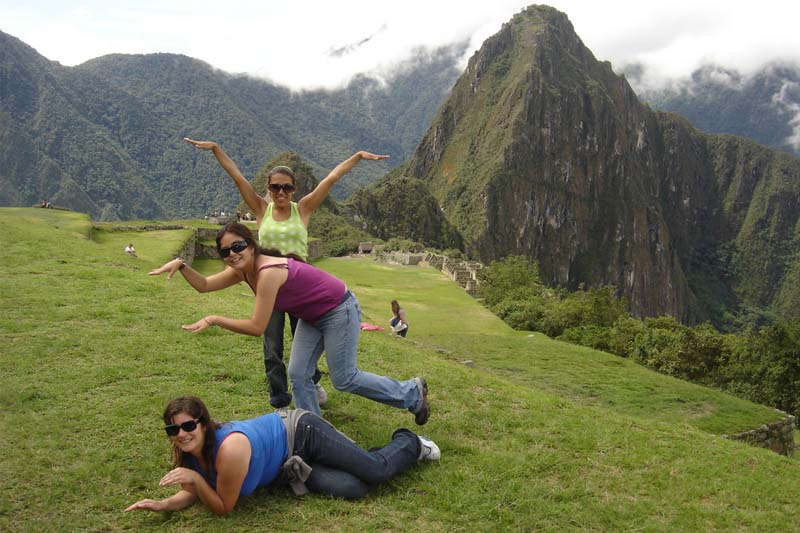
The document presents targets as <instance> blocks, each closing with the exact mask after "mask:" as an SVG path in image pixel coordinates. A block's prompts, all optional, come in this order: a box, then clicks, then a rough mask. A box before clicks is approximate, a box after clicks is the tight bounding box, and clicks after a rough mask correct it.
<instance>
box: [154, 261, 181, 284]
mask: <svg viewBox="0 0 800 533" xmlns="http://www.w3.org/2000/svg"><path fill="white" fill-rule="evenodd" d="M182 264H183V259H181V258H180V257H177V258H175V259H173V260H172V261H170V262H169V263H166V264H165V265H164V266H162V267H160V268H157V269H155V270H151V271H150V272H148V273H147V275H148V276H158V275H159V274H163V273H164V272H169V274H167V279H172V276H174V275H175V272H177V271H178V269H179V268H180V267H181V265H182Z"/></svg>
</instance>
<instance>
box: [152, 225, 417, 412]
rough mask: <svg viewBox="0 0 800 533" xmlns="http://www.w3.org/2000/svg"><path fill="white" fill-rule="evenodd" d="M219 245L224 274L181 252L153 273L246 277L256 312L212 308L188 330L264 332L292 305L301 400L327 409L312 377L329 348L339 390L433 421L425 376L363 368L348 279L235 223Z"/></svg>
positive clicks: (295, 383)
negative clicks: (269, 249) (275, 250)
mask: <svg viewBox="0 0 800 533" xmlns="http://www.w3.org/2000/svg"><path fill="white" fill-rule="evenodd" d="M217 251H218V252H219V256H220V257H221V258H222V260H223V261H224V262H225V265H226V268H225V270H224V271H222V272H220V273H218V274H214V275H212V276H209V277H205V276H203V275H201V274H200V273H198V272H197V271H195V270H194V269H192V268H191V267H189V266H188V265H186V263H184V262H183V260H181V259H180V258H177V259H173V260H172V261H170V262H168V263H166V264H165V265H164V266H162V267H161V268H158V269H156V270H153V271H151V272H150V275H151V276H156V275H159V274H163V273H165V272H167V273H168V276H167V277H168V278H172V275H173V274H175V272H178V271H180V272H181V274H183V277H184V278H185V279H186V281H187V282H188V283H189V285H191V286H192V287H194V288H195V289H196V290H197V291H198V292H210V291H218V290H220V289H224V288H226V287H231V286H233V285H236V284H237V283H239V282H242V281H245V282H247V284H248V285H250V288H251V289H252V290H253V293H254V294H255V296H256V298H255V306H254V308H253V313H252V315H251V317H250V318H246V319H234V318H228V317H224V316H217V315H209V316H206V317H203V318H201V319H200V320H198V321H197V322H195V323H194V324H189V325H186V326H183V329H186V330H189V331H195V332H198V331H203V330H204V329H206V328H209V327H211V326H220V327H222V328H225V329H228V330H230V331H234V332H236V333H242V334H245V335H253V336H260V335H261V333H262V332H263V331H264V328H266V326H267V322H269V319H270V315H271V314H272V311H273V309H275V310H277V311H278V312H288V313H289V314H291V315H294V316H296V317H299V318H300V321H299V322H298V324H297V331H296V332H295V337H294V342H293V343H292V353H291V356H290V359H289V379H290V380H291V382H292V391H293V392H294V401H295V405H296V406H297V407H299V408H301V409H306V410H308V411H311V412H312V413H314V414H316V415H319V414H320V410H319V403H318V400H317V394H316V390H315V388H314V381H313V380H312V378H313V376H314V370H315V369H316V367H317V361H318V360H319V358H320V356H321V355H322V352H323V350H324V351H325V352H326V353H327V354H328V369H329V370H330V375H331V382H332V383H333V386H334V387H335V388H336V389H338V390H341V391H345V392H352V393H353V394H358V395H359V396H364V397H365V398H369V399H371V400H375V401H376V402H380V403H383V404H386V405H391V406H393V407H397V408H400V409H408V410H409V411H411V412H412V413H414V420H415V421H416V423H417V424H419V425H422V424H424V423H425V422H427V421H428V415H429V413H430V407H429V405H428V386H427V384H426V383H425V380H424V379H423V378H421V377H416V378H413V379H408V380H405V381H397V380H396V379H392V378H389V377H386V376H379V375H377V374H371V373H368V372H363V371H361V370H359V369H358V366H357V364H356V363H357V357H358V355H357V348H358V337H359V334H360V332H361V308H360V307H359V305H358V300H356V297H355V295H354V294H353V293H352V292H350V291H349V290H347V287H346V286H345V284H344V282H343V281H342V280H340V279H338V278H336V277H334V276H332V275H330V274H328V273H327V272H324V271H322V270H320V269H318V268H315V267H313V266H311V265H308V264H306V263H303V262H302V261H297V260H295V259H291V258H286V257H274V256H269V255H265V254H263V253H262V251H261V250H260V249H259V247H258V245H257V244H256V242H255V239H254V238H253V234H252V232H251V231H250V229H249V228H248V227H247V226H245V225H243V224H239V223H236V222H231V223H228V224H227V225H226V226H225V227H224V228H223V229H222V230H220V232H219V233H218V234H217Z"/></svg>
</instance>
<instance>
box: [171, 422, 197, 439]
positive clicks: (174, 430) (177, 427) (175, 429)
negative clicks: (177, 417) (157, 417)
mask: <svg viewBox="0 0 800 533" xmlns="http://www.w3.org/2000/svg"><path fill="white" fill-rule="evenodd" d="M198 422H200V419H199V418H197V419H195V420H187V421H186V422H184V423H183V424H170V425H168V426H164V431H166V432H167V435H169V436H170V437H174V436H176V435H177V434H178V433H180V431H181V430H184V431H185V432H186V433H191V432H192V431H194V430H195V429H197V423H198Z"/></svg>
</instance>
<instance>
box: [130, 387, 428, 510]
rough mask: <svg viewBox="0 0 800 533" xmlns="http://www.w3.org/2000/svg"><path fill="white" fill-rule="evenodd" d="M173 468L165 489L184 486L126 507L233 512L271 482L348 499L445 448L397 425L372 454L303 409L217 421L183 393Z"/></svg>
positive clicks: (171, 416) (175, 405) (173, 425)
mask: <svg viewBox="0 0 800 533" xmlns="http://www.w3.org/2000/svg"><path fill="white" fill-rule="evenodd" d="M164 423H165V424H166V427H165V428H164V429H165V430H166V432H167V435H169V438H170V440H171V441H172V452H173V466H174V468H173V469H172V470H170V471H169V472H168V473H167V474H166V475H165V476H164V477H162V478H161V481H160V485H161V486H180V490H179V491H178V492H177V493H176V494H174V495H172V496H170V497H169V498H165V499H163V500H150V499H147V500H141V501H138V502H136V503H134V504H133V505H131V506H129V507H128V508H127V509H125V510H126V511H133V510H136V509H145V510H149V511H176V510H178V509H183V508H184V507H188V506H189V505H191V504H193V503H194V502H195V501H196V500H198V499H199V500H200V501H201V502H202V503H203V505H205V506H206V507H208V508H209V509H210V510H211V511H213V512H214V513H216V514H220V515H221V514H226V513H229V512H230V511H232V510H233V508H234V506H235V505H236V502H237V501H238V500H239V497H240V496H247V495H249V494H251V493H252V492H253V491H254V490H256V489H257V488H259V487H265V486H267V485H272V484H282V485H289V486H291V488H292V490H293V491H294V492H295V494H305V493H307V492H309V491H310V492H314V493H319V494H326V495H329V496H336V497H340V498H346V499H355V498H360V497H361V496H364V495H365V494H366V493H367V492H368V491H369V490H370V489H371V488H372V487H373V486H375V485H377V484H379V483H382V482H384V481H387V480H389V479H391V478H393V477H394V476H396V475H398V474H400V473H401V472H403V471H405V470H407V469H408V468H410V467H411V466H412V465H414V464H415V463H416V462H417V461H422V460H429V461H435V460H438V459H439V457H440V455H441V453H440V451H439V448H438V446H436V444H435V443H434V442H433V441H431V440H430V439H428V438H426V437H420V436H417V435H416V434H415V433H413V432H412V431H410V430H408V429H398V430H396V431H395V432H394V434H393V435H392V440H391V441H390V442H389V444H387V445H386V446H384V447H383V448H379V449H373V450H371V451H366V450H363V449H362V448H360V447H359V446H357V445H356V444H355V443H354V442H353V441H352V440H351V439H350V438H349V437H347V436H345V435H344V434H343V433H340V432H339V431H338V430H336V428H334V427H333V426H332V425H330V424H329V423H328V422H326V421H325V420H323V419H322V418H320V417H318V416H317V415H315V414H313V413H310V412H308V411H303V410H302V409H295V410H290V411H288V412H286V413H285V415H284V416H282V415H279V414H278V413H270V414H266V415H262V416H259V417H257V418H251V419H249V420H242V421H234V422H226V423H219V422H215V421H214V420H213V419H212V418H211V415H210V414H209V412H208V408H207V407H206V406H205V404H204V403H203V401H202V400H200V399H199V398H196V397H193V396H186V397H182V398H176V399H174V400H172V401H171V402H169V404H167V408H166V409H165V410H164Z"/></svg>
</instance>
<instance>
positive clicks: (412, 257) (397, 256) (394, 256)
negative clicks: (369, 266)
mask: <svg viewBox="0 0 800 533" xmlns="http://www.w3.org/2000/svg"><path fill="white" fill-rule="evenodd" d="M424 257H425V255H424V254H415V253H411V252H400V251H397V250H394V251H391V252H383V253H381V254H380V255H378V256H377V260H378V261H380V262H382V263H397V264H398V265H408V266H416V265H418V264H420V263H421V262H422V260H423V259H424Z"/></svg>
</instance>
